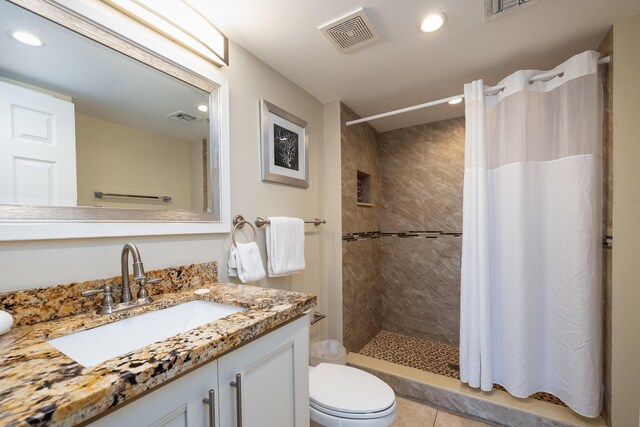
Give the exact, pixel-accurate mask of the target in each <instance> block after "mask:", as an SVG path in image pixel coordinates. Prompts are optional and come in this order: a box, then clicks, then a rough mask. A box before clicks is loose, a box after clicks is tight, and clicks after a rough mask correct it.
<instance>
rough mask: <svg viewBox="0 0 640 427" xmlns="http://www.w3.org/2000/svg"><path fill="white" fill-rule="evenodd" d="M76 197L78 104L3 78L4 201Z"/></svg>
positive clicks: (63, 202)
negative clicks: (75, 108)
mask: <svg viewBox="0 0 640 427" xmlns="http://www.w3.org/2000/svg"><path fill="white" fill-rule="evenodd" d="M76 200H77V182H76V141H75V116H74V105H73V104H72V103H71V102H67V101H64V100H61V99H57V98H54V97H53V96H50V95H47V94H44V93H40V92H37V91H35V90H31V89H26V88H24V87H21V86H17V85H13V84H10V83H6V82H2V81H0V203H3V204H6V203H11V204H30V205H56V206H75V205H76Z"/></svg>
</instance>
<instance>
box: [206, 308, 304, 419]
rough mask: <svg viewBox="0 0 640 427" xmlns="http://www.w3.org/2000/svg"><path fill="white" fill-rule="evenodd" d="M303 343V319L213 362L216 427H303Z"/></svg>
mask: <svg viewBox="0 0 640 427" xmlns="http://www.w3.org/2000/svg"><path fill="white" fill-rule="evenodd" d="M308 341H309V320H308V318H307V316H304V317H302V318H300V319H297V320H295V321H294V322H291V323H289V324H287V325H285V326H283V327H281V328H279V329H276V330H275V331H273V332H270V333H268V334H267V335H265V336H263V337H261V338H259V339H257V340H255V341H253V342H250V343H249V344H246V345H245V346H243V347H240V348H239V349H237V350H234V351H233V352H231V353H229V354H227V355H225V356H223V357H221V358H220V359H218V377H219V394H220V425H221V426H222V427H239V425H238V424H239V423H238V421H239V416H241V417H242V427H304V426H308V425H309V362H308ZM238 383H240V384H241V386H240V387H238ZM232 384H233V385H232ZM238 402H239V403H240V408H238V405H237V403H238Z"/></svg>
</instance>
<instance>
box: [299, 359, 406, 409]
mask: <svg viewBox="0 0 640 427" xmlns="http://www.w3.org/2000/svg"><path fill="white" fill-rule="evenodd" d="M309 401H310V402H309V403H310V407H311V408H312V409H314V410H315V411H319V412H321V413H323V414H326V415H328V416H332V417H338V418H342V419H351V420H354V421H355V420H373V419H379V418H385V417H388V416H389V415H393V416H394V417H395V410H396V400H395V394H394V392H393V390H392V389H391V387H389V386H388V385H387V384H386V383H385V382H384V381H382V380H380V379H379V378H377V377H375V376H374V375H371V374H369V373H368V372H365V371H362V370H360V369H356V368H352V367H349V366H344V365H336V364H330V363H321V364H319V365H318V366H316V367H315V368H313V370H311V372H310V373H309ZM312 412H314V411H312Z"/></svg>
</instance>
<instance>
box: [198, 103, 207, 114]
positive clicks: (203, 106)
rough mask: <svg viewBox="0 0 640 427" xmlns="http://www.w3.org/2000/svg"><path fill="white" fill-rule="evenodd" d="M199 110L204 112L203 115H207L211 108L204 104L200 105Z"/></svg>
mask: <svg viewBox="0 0 640 427" xmlns="http://www.w3.org/2000/svg"><path fill="white" fill-rule="evenodd" d="M198 110H199V111H202V112H203V113H206V112H207V111H209V107H207V106H206V105H204V104H200V105H198Z"/></svg>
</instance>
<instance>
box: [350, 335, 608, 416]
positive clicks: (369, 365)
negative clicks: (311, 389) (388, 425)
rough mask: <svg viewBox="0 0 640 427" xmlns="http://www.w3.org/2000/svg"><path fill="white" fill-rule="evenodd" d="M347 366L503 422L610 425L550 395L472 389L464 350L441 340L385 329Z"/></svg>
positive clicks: (402, 391) (400, 389)
mask: <svg viewBox="0 0 640 427" xmlns="http://www.w3.org/2000/svg"><path fill="white" fill-rule="evenodd" d="M424 355H428V356H429V357H424ZM347 364H349V365H351V366H355V367H358V368H361V369H364V370H366V371H369V372H371V373H373V374H374V375H376V376H378V377H380V378H381V379H383V380H384V381H386V382H387V383H388V384H389V385H390V386H391V387H392V388H393V389H394V391H395V392H396V393H397V394H399V395H402V396H405V397H410V398H413V399H417V400H421V401H425V402H428V403H430V404H432V405H435V406H439V407H442V408H445V409H448V410H451V411H454V412H458V413H460V414H464V415H465V416H468V417H472V418H477V419H479V420H481V421H484V422H487V421H488V422H490V423H493V424H495V425H497V426H541V425H544V426H553V427H566V426H581V427H582V426H590V427H606V423H605V422H604V420H603V419H602V417H598V418H593V419H592V418H585V417H582V416H580V415H578V414H576V413H575V412H573V411H572V410H570V409H569V408H567V407H566V405H564V403H562V401H561V400H560V399H559V398H557V397H556V396H553V395H551V394H548V393H538V394H537V395H536V396H535V397H536V398H535V399H534V398H528V399H521V398H517V397H513V396H511V395H510V394H509V393H507V392H505V391H503V390H504V389H502V387H494V389H493V390H492V391H490V392H483V391H480V390H477V389H472V388H470V387H468V386H467V385H466V384H463V383H462V382H461V381H460V380H459V372H458V370H457V369H456V368H457V367H458V366H457V365H458V349H457V348H456V347H454V346H451V345H447V344H443V343H439V342H435V341H429V340H424V339H420V338H415V337H410V336H406V335H402V334H397V333H394V332H389V331H384V330H383V331H381V332H380V333H379V334H378V335H377V336H376V337H375V338H374V339H373V340H371V342H369V343H368V344H367V345H366V346H365V347H364V348H363V349H362V350H360V352H359V353H349V355H348V357H347ZM552 402H553V403H552Z"/></svg>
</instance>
